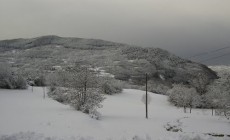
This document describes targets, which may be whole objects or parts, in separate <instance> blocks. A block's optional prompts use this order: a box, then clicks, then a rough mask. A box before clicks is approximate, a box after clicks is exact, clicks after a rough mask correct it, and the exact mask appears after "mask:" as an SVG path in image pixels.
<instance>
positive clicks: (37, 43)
mask: <svg viewBox="0 0 230 140" xmlns="http://www.w3.org/2000/svg"><path fill="white" fill-rule="evenodd" d="M0 62H7V63H10V64H12V66H13V67H15V68H16V69H18V71H21V72H22V73H24V75H26V76H28V77H29V76H31V73H34V72H36V73H41V72H50V71H54V70H55V69H57V67H59V68H60V69H67V68H68V67H71V66H73V65H76V64H79V65H88V66H90V67H92V68H99V69H100V70H103V71H105V72H106V73H110V74H111V75H114V77H115V78H116V79H120V80H124V81H127V82H129V83H132V84H138V85H140V84H143V79H144V77H143V76H144V74H145V73H149V78H150V80H152V81H154V82H155V83H157V84H163V85H164V86H169V87H170V86H171V85H172V84H173V83H183V84H187V85H191V86H193V87H196V88H197V90H200V91H202V90H204V88H205V86H206V85H207V84H208V83H209V82H211V81H212V80H214V79H216V78H217V75H216V73H215V72H214V71H212V70H211V69H209V68H208V67H206V66H205V65H202V64H199V63H195V62H192V61H189V60H186V59H182V58H180V57H178V56H176V55H174V54H171V53H169V52H168V51H166V50H162V49H159V48H142V47H137V46H130V45H126V44H122V43H115V42H109V41H104V40H97V39H83V38H63V37H58V36H42V37H37V38H32V39H13V40H3V41H0Z"/></svg>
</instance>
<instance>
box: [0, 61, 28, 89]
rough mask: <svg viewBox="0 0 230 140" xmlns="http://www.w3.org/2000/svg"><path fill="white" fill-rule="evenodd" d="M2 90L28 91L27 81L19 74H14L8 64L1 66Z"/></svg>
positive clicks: (0, 84)
mask: <svg viewBox="0 0 230 140" xmlns="http://www.w3.org/2000/svg"><path fill="white" fill-rule="evenodd" d="M0 88H5V89H26V88H27V83H26V80H25V79H24V78H23V77H22V76H21V75H20V74H18V73H14V72H13V70H12V68H11V67H9V66H8V65H7V64H0Z"/></svg>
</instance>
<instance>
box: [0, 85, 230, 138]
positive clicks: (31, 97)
mask: <svg viewBox="0 0 230 140" xmlns="http://www.w3.org/2000/svg"><path fill="white" fill-rule="evenodd" d="M144 93H145V92H144V91H139V90H133V89H125V90H124V91H123V93H121V94H116V95H112V96H106V98H107V99H106V100H105V101H104V102H103V105H104V107H103V108H101V109H100V110H99V111H100V112H101V113H102V115H103V117H102V118H101V120H94V119H92V118H90V117H89V116H88V115H86V114H83V113H81V112H78V111H76V110H74V109H72V108H71V107H69V106H68V105H63V104H60V103H58V102H56V101H54V100H52V99H50V98H45V99H43V90H42V88H34V92H32V91H31V89H28V90H3V89H1V90H0V140H32V139H33V140H34V139H36V140H57V139H64V140H67V139H70V140H132V139H133V140H153V139H154V140H190V139H192V140H206V139H210V140H211V139H212V140H215V139H223V140H228V139H230V137H228V136H227V135H230V122H229V120H226V119H225V118H220V117H216V116H211V111H210V110H198V109H197V110H192V114H188V113H187V114H184V113H183V110H182V109H181V108H176V107H173V106H171V105H170V104H169V102H168V101H167V97H166V96H163V95H158V94H153V93H149V94H150V96H151V98H152V101H151V103H150V104H149V119H148V120H147V119H145V106H144V104H143V103H142V102H141V98H142V95H143V94H144ZM166 129H168V130H169V129H170V130H171V131H178V132H171V131H167V130H166ZM213 133H215V134H224V135H225V136H224V137H220V138H217V137H212V136H209V135H207V134H213Z"/></svg>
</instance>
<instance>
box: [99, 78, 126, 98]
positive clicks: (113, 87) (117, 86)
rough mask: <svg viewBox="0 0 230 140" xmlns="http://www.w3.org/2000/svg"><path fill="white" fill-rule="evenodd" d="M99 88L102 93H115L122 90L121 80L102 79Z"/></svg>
mask: <svg viewBox="0 0 230 140" xmlns="http://www.w3.org/2000/svg"><path fill="white" fill-rule="evenodd" d="M101 90H102V92H103V93H104V94H109V95H112V94H116V93H121V92H122V85H121V82H120V81H118V80H113V79H103V82H102V84H101Z"/></svg>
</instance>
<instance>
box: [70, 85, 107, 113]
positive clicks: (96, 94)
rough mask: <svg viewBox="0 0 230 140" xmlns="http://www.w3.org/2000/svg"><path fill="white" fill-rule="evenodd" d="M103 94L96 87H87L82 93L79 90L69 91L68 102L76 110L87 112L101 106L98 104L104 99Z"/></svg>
mask: <svg viewBox="0 0 230 140" xmlns="http://www.w3.org/2000/svg"><path fill="white" fill-rule="evenodd" d="M104 99H105V98H104V96H103V94H101V93H100V90H98V89H88V90H87V91H86V92H84V93H82V92H80V91H76V90H75V91H71V96H70V102H71V106H73V107H74V108H75V109H77V110H81V111H82V112H84V113H87V114H89V112H90V110H95V109H97V108H101V107H102V105H101V104H100V103H101V102H102V101H103V100H104Z"/></svg>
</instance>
